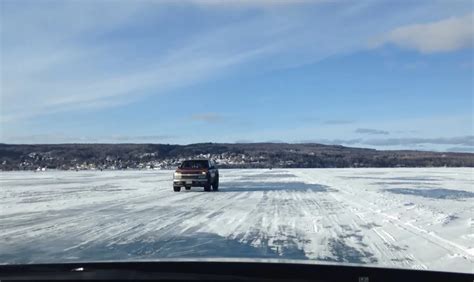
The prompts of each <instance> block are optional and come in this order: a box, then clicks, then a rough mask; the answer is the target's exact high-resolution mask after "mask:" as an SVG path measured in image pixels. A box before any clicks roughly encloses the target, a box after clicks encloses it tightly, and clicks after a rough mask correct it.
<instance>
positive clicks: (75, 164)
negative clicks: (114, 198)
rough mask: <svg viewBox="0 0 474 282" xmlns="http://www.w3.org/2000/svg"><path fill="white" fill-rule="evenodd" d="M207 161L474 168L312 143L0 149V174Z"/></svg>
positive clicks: (438, 158)
mask: <svg viewBox="0 0 474 282" xmlns="http://www.w3.org/2000/svg"><path fill="white" fill-rule="evenodd" d="M192 158H211V159H214V160H216V161H217V163H218V164H219V167H221V168H239V169H242V168H360V167H364V168H382V167H474V154H473V153H451V152H429V151H407V150H387V151H382V150H374V149H365V148H352V147H344V146H339V145H322V144H316V143H305V144H288V143H199V144H190V145H169V144H43V145H11V144H0V170H1V171H10V170H16V171H18V170H30V171H32V170H42V169H47V170H51V169H57V170H76V169H77V170H93V169H96V170H100V169H103V170H124V169H135V170H140V169H141V170H144V169H149V170H152V169H172V168H174V167H176V166H178V165H179V163H180V162H181V161H183V160H185V159H192Z"/></svg>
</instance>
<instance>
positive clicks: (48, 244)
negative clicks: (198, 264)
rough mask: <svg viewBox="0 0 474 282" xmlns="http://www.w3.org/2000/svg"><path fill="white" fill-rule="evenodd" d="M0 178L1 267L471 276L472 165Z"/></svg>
mask: <svg viewBox="0 0 474 282" xmlns="http://www.w3.org/2000/svg"><path fill="white" fill-rule="evenodd" d="M172 174H173V172H172V171H102V172H101V171H80V172H72V171H71V172H65V171H46V172H37V173H34V172H1V173H0V263H2V264H5V263H40V262H73V261H101V260H153V259H163V258H196V257H199V258H217V257H226V258H281V259H303V260H315V261H320V262H335V263H357V264H366V265H377V266H388V267H401V268H410V269H431V270H443V271H459V272H469V273H472V271H473V262H474V246H473V245H474V234H473V224H474V219H473V214H474V213H473V212H474V205H473V203H474V199H473V198H474V185H473V184H474V180H473V169H470V168H417V169H407V168H397V169H274V170H263V169H251V170H250V169H248V170H221V185H220V190H219V191H218V192H210V193H206V192H203V190H202V188H193V189H192V190H191V191H185V190H184V189H183V190H182V191H181V192H179V193H176V192H173V191H172Z"/></svg>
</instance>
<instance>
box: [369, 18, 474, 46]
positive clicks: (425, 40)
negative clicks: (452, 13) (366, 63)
mask: <svg viewBox="0 0 474 282" xmlns="http://www.w3.org/2000/svg"><path fill="white" fill-rule="evenodd" d="M473 17H474V14H467V15H465V16H462V17H452V18H448V19H443V20H440V21H437V22H431V23H425V24H413V25H406V26H401V27H398V28H396V29H393V30H392V31H390V32H388V33H387V34H385V35H382V36H381V37H379V38H377V39H375V40H373V41H372V42H371V45H372V46H373V47H380V46H382V45H384V44H387V43H392V44H395V45H397V46H399V47H402V48H407V49H414V50H417V51H419V52H421V53H427V54H429V53H437V52H450V51H455V50H459V49H463V48H469V47H472V46H473V42H474V28H473V27H472V25H473Z"/></svg>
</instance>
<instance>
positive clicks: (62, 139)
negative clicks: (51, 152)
mask: <svg viewBox="0 0 474 282" xmlns="http://www.w3.org/2000/svg"><path fill="white" fill-rule="evenodd" d="M176 138H177V137H176V136H172V135H110V136H107V135H103V136H78V135H74V136H73V135H67V134H63V133H50V134H32V135H19V136H6V137H5V140H2V142H5V143H16V144H57V143H127V142H132V143H133V142H137V143H148V142H149V143H163V142H165V141H169V140H174V139H176Z"/></svg>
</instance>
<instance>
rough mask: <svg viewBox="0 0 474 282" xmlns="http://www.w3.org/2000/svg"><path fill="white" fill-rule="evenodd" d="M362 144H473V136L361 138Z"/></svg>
mask: <svg viewBox="0 0 474 282" xmlns="http://www.w3.org/2000/svg"><path fill="white" fill-rule="evenodd" d="M361 143H362V144H366V145H374V146H393V145H419V144H437V145H462V146H474V136H472V135H469V136H458V137H447V138H443V137H440V138H387V139H368V140H363V141H362V142H361Z"/></svg>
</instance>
